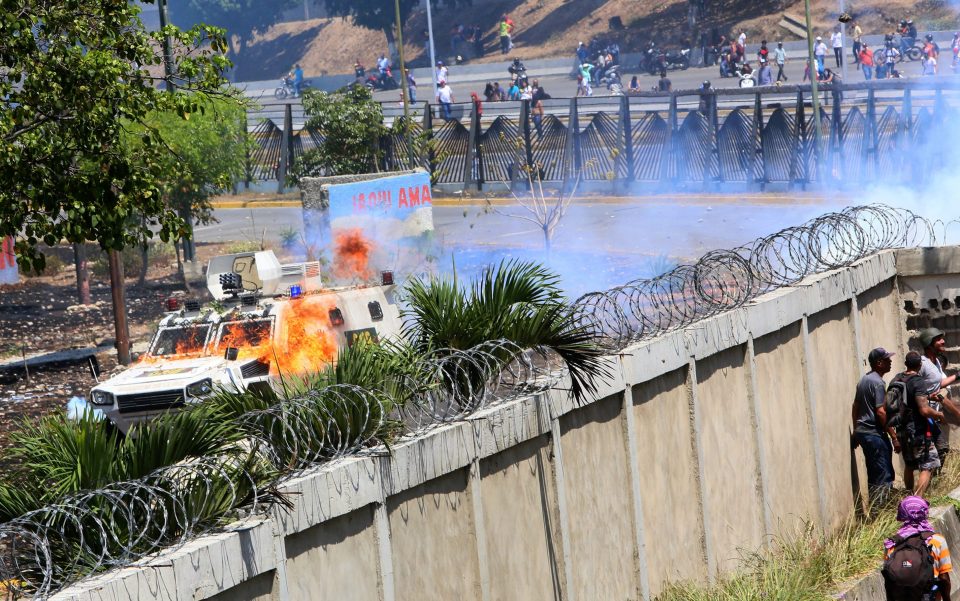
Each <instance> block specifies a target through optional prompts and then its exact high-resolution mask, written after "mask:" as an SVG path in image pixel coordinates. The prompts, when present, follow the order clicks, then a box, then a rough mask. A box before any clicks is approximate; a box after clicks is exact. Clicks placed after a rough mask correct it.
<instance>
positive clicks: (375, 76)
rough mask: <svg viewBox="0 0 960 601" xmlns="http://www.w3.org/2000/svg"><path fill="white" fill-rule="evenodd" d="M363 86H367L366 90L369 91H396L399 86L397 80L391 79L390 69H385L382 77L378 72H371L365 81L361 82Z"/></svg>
mask: <svg viewBox="0 0 960 601" xmlns="http://www.w3.org/2000/svg"><path fill="white" fill-rule="evenodd" d="M363 85H365V86H367V89H369V90H370V91H373V90H396V89H397V88H399V87H400V84H398V83H397V80H396V79H394V78H393V73H391V71H390V69H387V71H386V73H385V74H384V75H382V76H381V75H380V71H373V72H371V73H370V74H369V75H367V79H366V81H364V82H363Z"/></svg>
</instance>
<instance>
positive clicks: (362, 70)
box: [353, 58, 367, 79]
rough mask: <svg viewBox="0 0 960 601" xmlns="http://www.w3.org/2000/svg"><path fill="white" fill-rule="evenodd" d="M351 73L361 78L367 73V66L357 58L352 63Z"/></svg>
mask: <svg viewBox="0 0 960 601" xmlns="http://www.w3.org/2000/svg"><path fill="white" fill-rule="evenodd" d="M353 74H354V76H356V78H357V79H363V78H365V77H366V75H367V68H366V67H364V66H363V63H361V62H360V59H359V58H358V59H357V62H355V63H353Z"/></svg>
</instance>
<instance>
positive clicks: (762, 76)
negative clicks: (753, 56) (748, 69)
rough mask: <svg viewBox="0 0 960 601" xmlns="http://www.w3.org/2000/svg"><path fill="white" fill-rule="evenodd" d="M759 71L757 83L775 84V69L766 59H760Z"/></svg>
mask: <svg viewBox="0 0 960 601" xmlns="http://www.w3.org/2000/svg"><path fill="white" fill-rule="evenodd" d="M758 71H759V72H758V73H757V85H761V86H772V85H773V70H772V69H770V63H768V62H767V60H766V59H763V58H761V59H760V68H759V69H758Z"/></svg>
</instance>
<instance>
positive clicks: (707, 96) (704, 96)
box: [698, 80, 716, 118]
mask: <svg viewBox="0 0 960 601" xmlns="http://www.w3.org/2000/svg"><path fill="white" fill-rule="evenodd" d="M715 99H716V97H715V96H714V95H713V90H712V89H711V87H710V82H709V81H708V80H704V81H703V83H702V84H700V106H699V107H698V109H699V111H700V112H701V113H702V114H703V115H704V116H705V117H708V118H709V117H710V116H711V115H712V114H713V102H714V100H715Z"/></svg>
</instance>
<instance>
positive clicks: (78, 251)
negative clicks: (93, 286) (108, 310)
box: [73, 243, 91, 305]
mask: <svg viewBox="0 0 960 601" xmlns="http://www.w3.org/2000/svg"><path fill="white" fill-rule="evenodd" d="M73 266H74V268H75V269H76V272H77V299H78V301H79V302H80V304H81V305H89V304H91V299H90V269H89V266H88V265H87V247H86V245H85V244H83V243H80V244H74V245H73Z"/></svg>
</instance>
